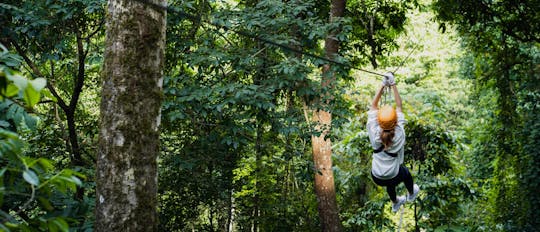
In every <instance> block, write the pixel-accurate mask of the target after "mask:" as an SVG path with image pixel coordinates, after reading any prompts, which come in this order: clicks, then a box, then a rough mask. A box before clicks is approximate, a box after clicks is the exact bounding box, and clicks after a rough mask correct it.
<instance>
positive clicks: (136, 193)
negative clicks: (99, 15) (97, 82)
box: [95, 0, 166, 231]
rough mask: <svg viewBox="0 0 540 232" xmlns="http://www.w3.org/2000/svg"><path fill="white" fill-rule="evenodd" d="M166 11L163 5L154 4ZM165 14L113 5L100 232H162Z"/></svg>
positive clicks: (126, 0)
mask: <svg viewBox="0 0 540 232" xmlns="http://www.w3.org/2000/svg"><path fill="white" fill-rule="evenodd" d="M149 2H152V3H155V4H160V5H165V4H166V1H165V0H152V1H149ZM165 19H166V12H165V11H164V10H162V9H159V8H157V7H151V6H150V5H148V4H143V3H141V2H137V1H133V0H109V4H108V16H107V30H106V32H107V36H106V44H105V55H104V61H105V62H104V71H103V89H102V98H101V117H100V119H101V125H100V136H99V150H98V157H97V177H96V184H97V191H96V222H95V229H96V231H157V228H158V227H157V161H156V160H157V156H158V153H159V130H158V128H159V124H160V106H161V100H162V95H163V94H162V82H163V79H162V68H163V64H164V47H165V23H166V21H165Z"/></svg>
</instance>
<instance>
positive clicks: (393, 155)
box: [373, 145, 398, 158]
mask: <svg viewBox="0 0 540 232" xmlns="http://www.w3.org/2000/svg"><path fill="white" fill-rule="evenodd" d="M383 150H384V145H383V146H380V147H379V148H377V149H375V150H373V152H374V153H379V152H381V151H383ZM384 153H385V154H387V155H389V156H392V157H394V158H396V157H397V156H398V154H397V153H391V152H387V151H384Z"/></svg>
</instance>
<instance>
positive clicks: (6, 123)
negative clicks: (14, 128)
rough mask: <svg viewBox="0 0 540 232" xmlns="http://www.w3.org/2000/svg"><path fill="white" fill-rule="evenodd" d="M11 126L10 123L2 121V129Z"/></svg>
mask: <svg viewBox="0 0 540 232" xmlns="http://www.w3.org/2000/svg"><path fill="white" fill-rule="evenodd" d="M9 126H10V124H9V122H7V121H4V120H0V127H3V128H8V127H9Z"/></svg>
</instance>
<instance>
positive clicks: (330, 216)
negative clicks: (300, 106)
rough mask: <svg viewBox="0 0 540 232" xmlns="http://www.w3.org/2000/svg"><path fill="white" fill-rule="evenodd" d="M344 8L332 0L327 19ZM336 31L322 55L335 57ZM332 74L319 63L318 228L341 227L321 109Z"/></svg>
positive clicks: (315, 139)
mask: <svg viewBox="0 0 540 232" xmlns="http://www.w3.org/2000/svg"><path fill="white" fill-rule="evenodd" d="M344 11H345V0H332V6H331V12H330V20H329V21H330V22H334V21H335V20H336V18H339V17H342V16H343V13H344ZM337 33H338V32H337V31H333V32H331V33H330V34H329V35H328V37H327V38H326V40H325V43H324V48H325V51H326V56H327V57H328V58H330V59H334V58H335V54H337V52H338V49H339V42H338V41H337V40H336V39H335V38H336V36H335V35H336V34H337ZM334 82H335V76H334V73H333V72H332V71H331V67H330V65H329V64H328V65H325V66H324V67H323V75H322V81H321V87H322V89H323V90H324V91H323V94H322V96H321V106H320V107H321V108H319V109H318V110H316V111H315V112H314V115H313V117H314V118H313V120H314V122H315V123H316V125H317V126H316V129H317V131H319V132H321V133H320V135H319V136H315V135H314V136H312V138H311V143H312V147H313V162H314V165H315V169H316V173H315V194H316V195H317V203H318V210H319V218H320V220H321V228H322V231H341V221H340V220H339V211H338V208H337V202H336V190H335V186H334V174H333V171H332V141H331V140H330V138H328V137H327V136H328V135H329V133H330V127H331V125H332V113H331V112H329V111H327V110H325V109H324V108H325V106H328V105H329V104H330V100H331V96H329V95H328V94H327V93H325V92H327V91H328V90H331V89H332V88H333V87H334V86H333V85H334Z"/></svg>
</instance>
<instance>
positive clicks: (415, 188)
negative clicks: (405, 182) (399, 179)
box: [407, 184, 420, 201]
mask: <svg viewBox="0 0 540 232" xmlns="http://www.w3.org/2000/svg"><path fill="white" fill-rule="evenodd" d="M418 192H420V187H418V185H417V184H414V186H413V194H408V195H407V201H414V200H415V199H416V197H417V196H418Z"/></svg>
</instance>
